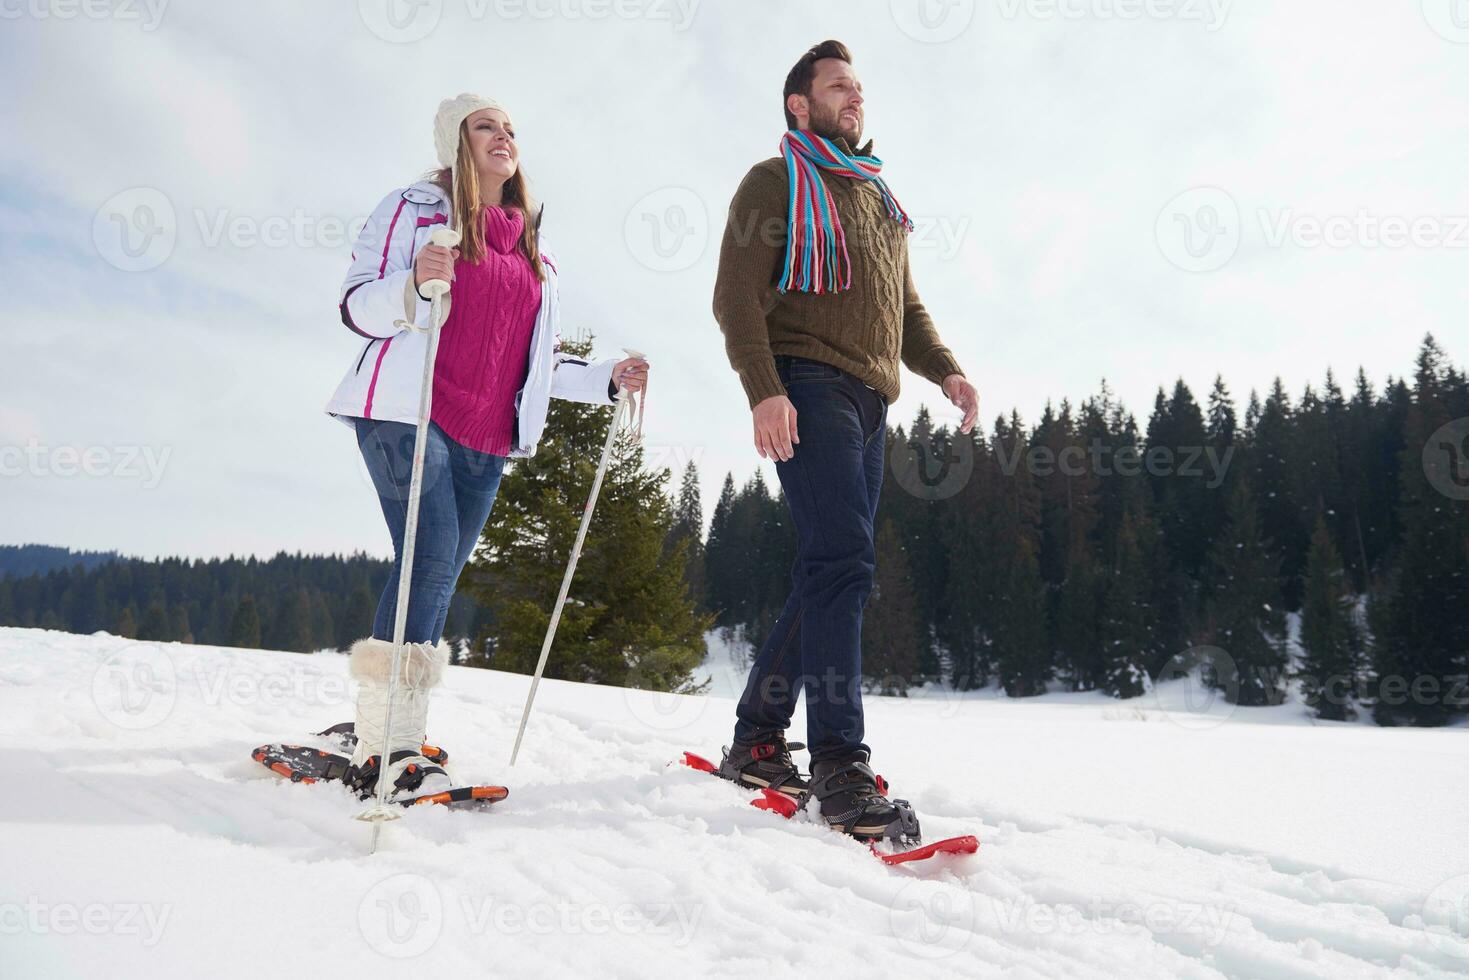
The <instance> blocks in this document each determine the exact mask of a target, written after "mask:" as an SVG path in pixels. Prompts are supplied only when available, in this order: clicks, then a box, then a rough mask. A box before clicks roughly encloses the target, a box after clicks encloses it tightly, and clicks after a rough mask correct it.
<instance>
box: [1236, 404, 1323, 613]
mask: <svg viewBox="0 0 1469 980" xmlns="http://www.w3.org/2000/svg"><path fill="white" fill-rule="evenodd" d="M1296 417H1297V412H1296V410H1295V409H1294V408H1293V407H1292V406H1291V401H1290V396H1289V395H1288V394H1286V391H1285V385H1284V384H1283V383H1282V382H1281V380H1280V379H1279V378H1276V379H1275V383H1274V385H1273V386H1272V387H1271V389H1270V397H1269V398H1267V399H1266V400H1265V405H1264V407H1263V409H1262V410H1261V412H1260V420H1259V423H1258V425H1257V426H1256V429H1255V434H1254V439H1253V443H1252V447H1251V454H1250V455H1251V463H1252V465H1251V471H1250V478H1251V481H1252V483H1253V490H1254V496H1255V501H1256V506H1257V507H1258V508H1259V511H1260V525H1259V526H1260V533H1261V534H1262V535H1263V536H1264V537H1265V539H1266V540H1268V541H1270V542H1271V547H1272V549H1273V550H1274V552H1275V554H1276V555H1277V556H1278V557H1279V560H1280V575H1281V595H1282V600H1283V602H1284V604H1285V605H1284V608H1287V609H1295V608H1297V607H1298V606H1299V605H1300V596H1301V579H1302V572H1303V570H1304V569H1305V566H1306V545H1307V541H1308V536H1307V531H1306V528H1307V527H1308V526H1309V524H1308V523H1307V521H1306V518H1305V515H1306V514H1308V513H1310V511H1311V506H1312V505H1313V504H1314V502H1311V503H1307V502H1304V501H1302V500H1301V499H1300V492H1301V491H1300V485H1299V483H1298V481H1297V480H1296V474H1295V473H1294V471H1293V468H1292V465H1291V461H1292V459H1293V458H1294V455H1295V453H1294V450H1295V445H1296V439H1295V426H1296Z"/></svg>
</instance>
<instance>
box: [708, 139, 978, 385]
mask: <svg viewBox="0 0 1469 980" xmlns="http://www.w3.org/2000/svg"><path fill="white" fill-rule="evenodd" d="M836 142H837V145H838V146H840V147H841V148H842V150H843V151H845V152H848V153H850V152H852V151H851V148H850V147H849V146H848V145H847V143H846V141H845V140H837V141H836ZM857 152H858V153H860V154H863V155H868V154H870V153H871V152H872V144H871V142H869V143H868V144H867V145H866V146H864V147H862V148H861V149H860V150H858V151H857ZM820 176H821V180H822V183H823V184H824V185H825V187H826V190H827V193H828V195H830V199H831V202H832V204H833V206H835V208H836V209H837V213H838V214H839V215H840V216H841V221H842V227H843V228H844V229H845V231H846V236H847V254H848V255H849V256H850V257H851V261H852V288H851V289H849V290H845V291H843V292H835V293H822V294H814V293H803V292H797V291H795V290H792V291H790V292H788V293H784V294H782V293H780V292H779V291H778V290H777V289H776V288H775V283H776V282H777V281H778V279H779V277H780V267H781V260H782V257H783V256H784V254H785V228H786V214H787V207H788V204H789V197H790V190H789V182H788V180H787V177H786V165H785V161H783V160H782V159H781V158H780V157H772V158H771V159H769V160H764V161H762V162H760V163H758V164H756V165H755V166H754V168H753V169H751V170H750V172H749V173H748V174H746V175H745V179H744V181H743V182H742V183H741V184H740V188H739V190H738V191H736V192H735V196H734V200H733V201H732V202H731V203H730V206H729V217H728V223H727V224H726V225H725V229H724V242H723V244H722V246H721V247H720V251H719V276H718V279H717V281H716V282H715V285H714V317H715V319H716V320H718V321H719V327H720V329H721V330H722V331H724V340H725V351H726V353H727V354H728V355H729V361H730V364H731V365H733V367H734V369H735V370H736V371H737V372H738V373H739V375H740V381H741V383H742V384H743V385H744V388H745V396H746V397H747V398H748V399H749V402H750V406H751V407H754V406H755V405H756V404H758V403H759V402H760V401H762V400H764V399H766V398H769V397H771V396H772V395H783V394H785V386H784V385H782V384H781V381H780V376H779V375H777V374H776V371H775V361H774V358H773V355H775V354H795V355H798V356H801V357H810V358H813V359H815V360H818V361H823V362H825V363H827V364H832V365H834V366H836V367H839V368H841V369H842V370H843V371H846V372H848V373H849V374H852V375H854V376H856V377H857V378H858V379H859V380H861V381H863V382H864V383H866V384H869V385H871V386H872V387H873V388H875V389H876V390H877V391H878V392H879V393H881V394H882V396H883V397H884V398H886V399H887V400H888V402H889V403H891V402H893V401H894V400H895V399H896V398H897V397H898V390H899V383H898V363H899V361H900V360H901V362H902V363H904V364H907V365H908V367H909V368H910V369H911V370H912V371H913V372H914V373H916V374H918V375H920V376H921V377H924V378H927V379H928V380H929V381H932V382H934V383H935V384H941V383H942V382H943V380H944V378H946V377H948V376H949V375H951V374H962V373H963V372H962V371H961V370H960V369H959V365H958V362H956V361H955V360H954V355H953V354H952V353H950V352H949V349H948V348H947V347H945V346H944V344H943V342H942V341H940V340H939V336H938V331H937V330H935V329H934V325H933V320H932V318H930V317H929V315H928V311H927V310H925V309H924V307H923V301H922V300H921V299H919V298H918V290H917V289H915V288H914V286H913V277H912V275H911V274H910V272H909V268H908V235H907V233H906V232H905V231H904V230H903V228H902V226H901V225H899V224H898V222H896V221H894V220H893V219H892V217H890V216H889V215H888V213H887V210H886V208H885V207H884V205H883V202H882V195H881V194H879V193H878V191H877V188H875V187H873V186H872V185H871V184H868V183H864V182H858V181H855V180H852V179H851V178H849V177H841V176H837V175H835V174H829V173H826V172H824V171H823V172H822V173H821V175H820Z"/></svg>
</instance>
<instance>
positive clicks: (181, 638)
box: [168, 603, 194, 643]
mask: <svg viewBox="0 0 1469 980" xmlns="http://www.w3.org/2000/svg"><path fill="white" fill-rule="evenodd" d="M168 619H169V625H168V632H169V635H170V636H171V637H172V638H173V639H175V640H177V641H178V642H180V643H193V642H194V631H193V630H192V629H191V628H190V627H189V607H188V606H185V605H183V604H182V603H179V604H176V605H175V606H174V607H173V609H172V610H170V612H169V617H168Z"/></svg>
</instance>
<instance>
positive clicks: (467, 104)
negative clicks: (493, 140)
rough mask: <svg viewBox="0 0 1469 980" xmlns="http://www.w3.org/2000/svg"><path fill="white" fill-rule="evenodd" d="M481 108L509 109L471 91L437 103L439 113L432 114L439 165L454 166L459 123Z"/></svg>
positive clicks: (507, 113) (505, 110)
mask: <svg viewBox="0 0 1469 980" xmlns="http://www.w3.org/2000/svg"><path fill="white" fill-rule="evenodd" d="M481 109H499V110H500V111H501V112H503V113H505V115H507V116H508V115H510V110H509V109H507V108H505V107H504V106H502V105H501V104H500V103H498V102H496V101H495V100H494V99H490V98H486V97H485V96H483V95H475V94H474V93H472V92H461V93H459V94H458V95H456V96H454V98H452V99H445V100H444V101H443V102H440V103H439V114H438V115H437V116H434V152H436V153H438V155H439V166H441V167H452V166H454V161H455V160H457V159H458V158H459V124H460V123H462V122H464V120H465V119H466V118H468V117H469V116H470V114H471V113H475V112H478V111H480V110H481Z"/></svg>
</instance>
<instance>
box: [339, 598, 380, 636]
mask: <svg viewBox="0 0 1469 980" xmlns="http://www.w3.org/2000/svg"><path fill="white" fill-rule="evenodd" d="M376 615H377V597H376V596H374V595H373V594H372V590H371V589H369V588H368V587H367V586H366V585H359V586H357V587H356V588H354V589H353V590H352V594H351V595H350V596H349V597H348V598H347V612H346V614H345V615H344V616H343V617H342V619H341V620H340V621H339V622H338V623H337V649H338V650H341V651H342V652H343V653H346V652H347V651H348V650H350V649H351V648H352V644H353V643H356V642H357V641H358V640H360V639H363V638H365V637H368V636H371V635H372V621H373V618H374V617H375V616H376Z"/></svg>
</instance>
